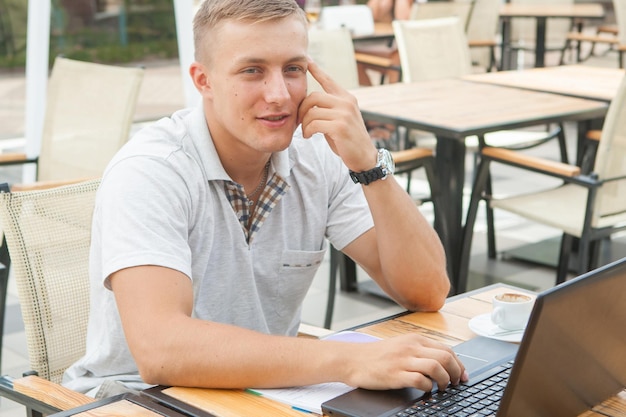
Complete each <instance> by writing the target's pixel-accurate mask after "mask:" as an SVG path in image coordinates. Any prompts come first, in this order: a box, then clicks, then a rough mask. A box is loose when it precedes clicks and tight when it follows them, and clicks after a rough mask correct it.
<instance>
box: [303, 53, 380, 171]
mask: <svg viewBox="0 0 626 417" xmlns="http://www.w3.org/2000/svg"><path fill="white" fill-rule="evenodd" d="M308 69H309V72H310V73H311V75H312V76H313V77H314V78H315V79H316V80H317V82H319V84H320V85H321V87H322V88H323V89H324V91H323V92H313V93H311V94H310V95H309V96H308V97H307V98H305V99H304V100H303V101H302V103H301V104H300V109H299V115H298V118H299V120H300V122H301V123H302V133H303V136H304V137H311V136H312V135H313V134H314V133H317V132H320V133H323V134H324V135H325V136H326V140H327V141H328V144H329V145H330V147H331V149H332V150H333V152H335V153H336V154H337V155H339V157H340V158H341V159H342V160H343V162H344V163H345V164H346V166H347V167H348V168H349V169H351V170H353V171H356V172H361V171H366V170H369V169H372V168H374V166H375V165H376V148H375V146H374V144H373V143H372V141H371V139H370V136H369V133H368V132H367V129H366V128H365V123H364V122H363V117H362V116H361V111H360V110H359V106H358V103H357V101H356V99H355V98H354V96H352V95H351V94H350V93H349V92H348V91H346V90H345V89H344V88H342V87H341V86H340V85H339V84H337V83H336V82H335V81H334V80H333V79H332V78H331V77H330V76H329V75H328V74H326V73H325V72H324V71H322V69H321V68H320V67H319V66H318V65H317V64H316V63H315V62H313V61H312V60H311V59H309V67H308Z"/></svg>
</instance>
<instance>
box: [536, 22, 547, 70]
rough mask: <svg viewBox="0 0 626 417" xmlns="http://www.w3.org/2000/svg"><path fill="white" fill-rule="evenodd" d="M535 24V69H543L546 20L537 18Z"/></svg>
mask: <svg viewBox="0 0 626 417" xmlns="http://www.w3.org/2000/svg"><path fill="white" fill-rule="evenodd" d="M536 22H537V27H536V34H535V67H545V66H546V65H545V55H546V26H547V18H545V17H542V16H539V17H537V19H536Z"/></svg>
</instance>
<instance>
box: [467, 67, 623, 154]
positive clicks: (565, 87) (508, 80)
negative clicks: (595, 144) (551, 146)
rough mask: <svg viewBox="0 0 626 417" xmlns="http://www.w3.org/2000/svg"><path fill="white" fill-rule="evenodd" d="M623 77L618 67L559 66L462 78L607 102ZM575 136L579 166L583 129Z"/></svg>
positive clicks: (611, 98) (583, 136)
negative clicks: (576, 138) (576, 137)
mask: <svg viewBox="0 0 626 417" xmlns="http://www.w3.org/2000/svg"><path fill="white" fill-rule="evenodd" d="M625 75H626V72H625V71H624V70H623V69H618V68H601V67H591V66H588V65H560V66H556V67H548V68H530V69H525V70H522V71H498V72H488V73H482V74H470V75H467V76H465V77H463V79H464V80H468V81H474V82H481V83H487V84H495V85H501V86H505V87H516V88H523V89H527V90H534V91H542V92H548V93H556V94H562V95H565V96H572V97H579V98H586V99H590V100H600V101H604V102H607V103H608V102H610V101H611V100H613V97H615V93H616V92H617V89H618V87H619V85H620V83H621V82H622V80H623V79H624V76H625ZM597 127H601V126H597ZM578 134H579V135H578V146H577V151H578V156H577V158H576V160H577V161H578V162H579V163H580V161H581V158H582V155H581V150H582V149H583V146H582V145H583V142H584V140H585V132H584V129H580V130H579V132H578Z"/></svg>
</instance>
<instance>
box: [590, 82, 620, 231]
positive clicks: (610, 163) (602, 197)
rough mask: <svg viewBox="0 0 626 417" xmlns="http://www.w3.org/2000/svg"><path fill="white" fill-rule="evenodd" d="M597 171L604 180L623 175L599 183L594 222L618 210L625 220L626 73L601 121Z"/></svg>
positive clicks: (596, 162)
mask: <svg viewBox="0 0 626 417" xmlns="http://www.w3.org/2000/svg"><path fill="white" fill-rule="evenodd" d="M594 171H595V173H596V174H597V175H598V177H599V178H600V179H602V180H607V179H610V178H619V177H621V179H620V180H616V181H610V182H607V183H605V184H604V185H603V186H602V187H600V189H599V190H598V197H597V200H596V207H595V210H594V216H595V218H594V219H593V220H592V222H593V223H594V225H597V224H598V222H600V221H601V218H602V217H603V216H609V215H616V214H618V213H621V215H622V216H623V219H622V221H624V222H626V76H625V77H624V78H623V79H622V83H621V84H620V86H619V88H618V90H617V94H616V95H615V97H614V98H613V100H612V101H611V104H610V106H609V111H608V113H607V115H606V118H605V120H604V124H603V125H602V136H601V137H600V143H599V144H598V150H597V154H596V160H595V168H594Z"/></svg>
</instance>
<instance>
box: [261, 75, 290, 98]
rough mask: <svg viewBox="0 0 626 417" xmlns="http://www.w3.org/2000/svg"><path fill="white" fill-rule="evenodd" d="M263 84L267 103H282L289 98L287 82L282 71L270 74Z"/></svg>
mask: <svg viewBox="0 0 626 417" xmlns="http://www.w3.org/2000/svg"><path fill="white" fill-rule="evenodd" d="M265 83H266V85H265V100H266V101H267V102H268V103H282V102H284V101H285V100H288V99H289V98H290V96H291V95H290V94H289V82H288V80H286V79H285V76H284V74H283V72H282V71H280V72H279V71H276V72H272V73H271V74H270V76H269V77H268V78H267V79H266V81H265Z"/></svg>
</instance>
